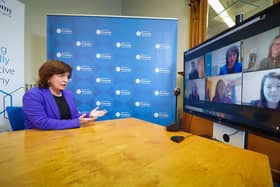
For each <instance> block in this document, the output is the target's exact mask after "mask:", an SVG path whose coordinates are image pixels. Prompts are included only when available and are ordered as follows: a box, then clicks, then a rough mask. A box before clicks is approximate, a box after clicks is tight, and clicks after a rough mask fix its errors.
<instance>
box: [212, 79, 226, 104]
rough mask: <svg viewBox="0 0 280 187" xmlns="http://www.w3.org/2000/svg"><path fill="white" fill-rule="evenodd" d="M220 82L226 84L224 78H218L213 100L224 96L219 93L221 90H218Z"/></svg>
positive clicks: (218, 99)
mask: <svg viewBox="0 0 280 187" xmlns="http://www.w3.org/2000/svg"><path fill="white" fill-rule="evenodd" d="M220 84H224V85H225V82H224V81H223V80H222V79H219V80H218V82H217V84H216V89H215V95H214V97H213V100H217V101H220V99H221V97H223V96H221V95H219V91H218V89H219V85H220Z"/></svg>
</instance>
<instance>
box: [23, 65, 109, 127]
mask: <svg viewBox="0 0 280 187" xmlns="http://www.w3.org/2000/svg"><path fill="white" fill-rule="evenodd" d="M71 73H72V68H71V66H69V65H68V64H65V63H64V62H61V61H58V60H50V61H48V62H46V63H44V64H43V65H42V66H41V67H40V69H39V81H38V87H36V88H32V89H31V90H29V91H28V92H26V93H25V94H24V96H23V112H24V116H25V129H32V128H37V129H42V130H49V129H68V128H77V127H80V125H83V124H86V123H88V122H91V121H94V120H95V119H97V118H98V117H101V116H103V115H105V114H106V112H107V111H105V110H101V111H99V110H98V109H97V108H95V109H94V110H92V111H91V112H90V113H87V114H79V113H78V111H77V109H76V106H75V103H74V97H73V95H72V94H71V92H69V91H67V90H64V89H65V87H66V86H67V84H68V81H69V78H70V77H71Z"/></svg>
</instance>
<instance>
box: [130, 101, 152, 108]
mask: <svg viewBox="0 0 280 187" xmlns="http://www.w3.org/2000/svg"><path fill="white" fill-rule="evenodd" d="M134 104H135V106H136V107H141V108H148V107H151V103H150V102H148V101H136V102H135V103H134Z"/></svg>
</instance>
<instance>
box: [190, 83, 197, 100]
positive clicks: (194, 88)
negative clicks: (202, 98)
mask: <svg viewBox="0 0 280 187" xmlns="http://www.w3.org/2000/svg"><path fill="white" fill-rule="evenodd" d="M191 83H192V92H191V93H190V95H189V98H190V100H192V101H199V94H198V87H197V85H196V83H195V82H191Z"/></svg>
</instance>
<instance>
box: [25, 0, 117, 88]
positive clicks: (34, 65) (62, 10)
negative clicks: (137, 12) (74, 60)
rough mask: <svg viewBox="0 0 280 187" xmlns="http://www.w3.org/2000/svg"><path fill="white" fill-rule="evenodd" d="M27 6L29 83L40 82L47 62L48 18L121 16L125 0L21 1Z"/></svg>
mask: <svg viewBox="0 0 280 187" xmlns="http://www.w3.org/2000/svg"><path fill="white" fill-rule="evenodd" d="M20 1H21V2H23V3H24V4H25V72H24V74H25V83H34V82H36V81H37V72H38V68H39V67H40V66H41V64H42V63H43V62H45V61H46V15H47V14H51V13H56V14H97V15H121V10H122V3H121V2H122V0H82V1H76V0H20Z"/></svg>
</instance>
